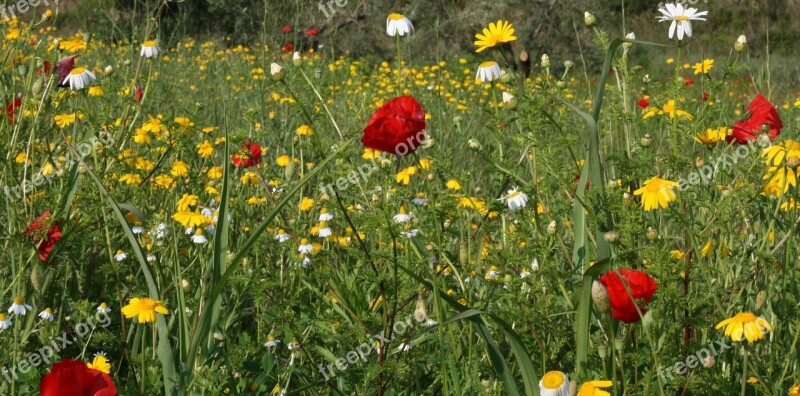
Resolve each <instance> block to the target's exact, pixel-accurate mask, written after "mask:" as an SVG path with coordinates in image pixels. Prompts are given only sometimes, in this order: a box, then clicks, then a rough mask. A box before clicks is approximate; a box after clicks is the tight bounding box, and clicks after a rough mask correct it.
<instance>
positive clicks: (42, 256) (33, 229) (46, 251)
mask: <svg viewBox="0 0 800 396" xmlns="http://www.w3.org/2000/svg"><path fill="white" fill-rule="evenodd" d="M48 217H50V211H49V210H48V211H46V212H44V213H43V214H42V215H41V216H39V217H37V218H36V220H34V221H33V222H32V223H31V224H30V225H29V226H28V228H27V229H26V230H25V234H27V235H28V236H29V237H31V238H33V242H34V243H35V244H37V245H38V246H39V260H41V261H46V260H47V256H49V255H50V252H52V251H53V247H54V246H55V245H56V243H57V242H58V240H59V239H61V229H59V228H58V224H53V225H52V226H50V229H48V230H47V234H44V235H43V233H44V230H45V227H46V224H47V218H48Z"/></svg>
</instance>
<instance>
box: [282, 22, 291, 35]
mask: <svg viewBox="0 0 800 396" xmlns="http://www.w3.org/2000/svg"><path fill="white" fill-rule="evenodd" d="M281 30H283V34H289V33H291V32H292V25H289V24H286V25H283V29H281Z"/></svg>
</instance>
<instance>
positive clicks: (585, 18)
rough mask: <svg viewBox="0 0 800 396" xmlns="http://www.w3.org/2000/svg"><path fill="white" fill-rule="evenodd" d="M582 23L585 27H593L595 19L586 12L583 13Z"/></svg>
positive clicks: (595, 22)
mask: <svg viewBox="0 0 800 396" xmlns="http://www.w3.org/2000/svg"><path fill="white" fill-rule="evenodd" d="M583 23H585V24H586V26H587V27H594V25H596V24H597V18H595V16H594V15H592V14H590V13H589V11H586V12H584V13H583Z"/></svg>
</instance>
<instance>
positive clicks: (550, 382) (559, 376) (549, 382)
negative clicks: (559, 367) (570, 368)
mask: <svg viewBox="0 0 800 396" xmlns="http://www.w3.org/2000/svg"><path fill="white" fill-rule="evenodd" d="M562 384H564V374H563V373H561V372H558V371H550V372H548V373H547V374H545V375H544V377H542V385H544V387H545V388H547V389H558V388H559V387H560V386H561V385H562Z"/></svg>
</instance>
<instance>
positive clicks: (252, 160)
mask: <svg viewBox="0 0 800 396" xmlns="http://www.w3.org/2000/svg"><path fill="white" fill-rule="evenodd" d="M231 162H232V163H233V165H235V166H236V167H237V168H249V167H251V166H253V165H257V164H258V163H260V162H261V146H259V145H258V143H253V142H251V141H249V140H248V141H246V142H244V143H243V144H242V149H241V150H239V152H237V153H234V154H233V155H232V156H231Z"/></svg>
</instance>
